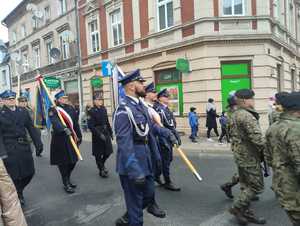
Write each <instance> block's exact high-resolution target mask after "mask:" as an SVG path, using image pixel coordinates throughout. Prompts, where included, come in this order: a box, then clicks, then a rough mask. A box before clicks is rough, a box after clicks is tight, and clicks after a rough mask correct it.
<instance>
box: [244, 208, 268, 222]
mask: <svg viewBox="0 0 300 226" xmlns="http://www.w3.org/2000/svg"><path fill="white" fill-rule="evenodd" d="M244 216H245V218H246V219H247V220H248V221H249V222H251V223H254V224H266V223H267V221H266V219H265V218H263V217H258V216H255V214H254V211H253V210H251V209H246V210H245V212H244Z"/></svg>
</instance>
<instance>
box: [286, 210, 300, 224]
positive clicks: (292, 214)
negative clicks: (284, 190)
mask: <svg viewBox="0 0 300 226" xmlns="http://www.w3.org/2000/svg"><path fill="white" fill-rule="evenodd" d="M286 213H287V215H288V216H289V218H290V220H291V222H292V223H293V226H300V213H299V212H296V211H286Z"/></svg>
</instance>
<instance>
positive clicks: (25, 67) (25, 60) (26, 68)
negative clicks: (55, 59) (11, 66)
mask: <svg viewBox="0 0 300 226" xmlns="http://www.w3.org/2000/svg"><path fill="white" fill-rule="evenodd" d="M22 65H23V72H24V73H26V72H28V71H29V64H28V54H27V52H24V53H22Z"/></svg>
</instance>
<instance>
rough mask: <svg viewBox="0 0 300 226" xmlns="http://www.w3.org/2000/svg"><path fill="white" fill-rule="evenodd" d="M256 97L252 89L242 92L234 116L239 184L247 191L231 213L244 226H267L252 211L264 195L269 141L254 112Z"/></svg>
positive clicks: (236, 202) (243, 192)
mask: <svg viewBox="0 0 300 226" xmlns="http://www.w3.org/2000/svg"><path fill="white" fill-rule="evenodd" d="M254 95H255V93H254V92H253V91H252V90H249V89H241V90H238V91H237V92H236V93H235V97H236V104H237V109H236V110H235V111H234V112H233V113H232V115H231V120H230V125H229V126H230V131H233V132H231V133H230V135H232V137H231V138H232V150H233V154H234V159H235V163H236V165H237V168H238V174H239V182H240V183H241V184H243V189H241V190H240V194H239V195H238V196H237V197H236V198H235V200H234V203H233V205H232V207H231V208H230V209H229V212H230V213H231V214H233V215H234V216H235V217H236V219H237V220H238V222H239V223H240V224H243V225H246V224H247V223H248V222H251V223H256V224H265V223H266V220H265V219H264V218H261V217H257V216H256V215H255V214H254V212H253V211H252V210H250V203H251V201H252V199H253V198H254V197H255V196H256V195H258V194H260V193H262V192H263V190H264V179H263V174H262V167H261V165H260V163H261V161H262V156H263V152H264V148H265V140H264V138H263V136H262V132H261V129H260V126H259V122H258V120H259V114H258V113H257V112H256V111H255V109H254Z"/></svg>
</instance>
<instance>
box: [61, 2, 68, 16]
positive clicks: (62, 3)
mask: <svg viewBox="0 0 300 226" xmlns="http://www.w3.org/2000/svg"><path fill="white" fill-rule="evenodd" d="M59 4H60V15H62V14H64V13H66V12H67V1H66V0H59Z"/></svg>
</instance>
